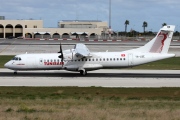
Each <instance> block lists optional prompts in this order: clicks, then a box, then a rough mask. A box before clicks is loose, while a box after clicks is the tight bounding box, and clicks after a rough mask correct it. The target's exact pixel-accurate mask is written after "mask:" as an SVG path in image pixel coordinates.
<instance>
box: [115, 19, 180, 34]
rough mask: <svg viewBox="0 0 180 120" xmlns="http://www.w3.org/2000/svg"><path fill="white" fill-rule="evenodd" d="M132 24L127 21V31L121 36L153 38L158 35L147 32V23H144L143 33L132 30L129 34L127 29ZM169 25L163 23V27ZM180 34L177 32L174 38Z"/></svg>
mask: <svg viewBox="0 0 180 120" xmlns="http://www.w3.org/2000/svg"><path fill="white" fill-rule="evenodd" d="M129 24H130V22H129V20H126V21H125V23H124V25H125V31H124V32H118V34H119V35H123V36H128V37H135V36H141V35H142V36H144V35H148V36H151V35H156V33H154V32H153V31H152V30H151V31H146V28H147V27H148V23H147V22H146V21H144V22H143V25H142V27H143V33H140V32H138V31H135V30H132V29H131V31H130V32H127V27H128V25H129ZM166 25H167V23H163V24H162V27H163V26H166ZM179 35H180V33H179V32H178V31H176V32H175V33H174V36H179Z"/></svg>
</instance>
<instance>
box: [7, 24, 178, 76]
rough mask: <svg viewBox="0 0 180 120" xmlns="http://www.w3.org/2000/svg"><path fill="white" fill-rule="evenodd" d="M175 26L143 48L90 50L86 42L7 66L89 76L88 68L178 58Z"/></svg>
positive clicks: (16, 60) (25, 56)
mask: <svg viewBox="0 0 180 120" xmlns="http://www.w3.org/2000/svg"><path fill="white" fill-rule="evenodd" d="M174 29H175V26H173V25H167V26H164V27H162V28H161V29H160V30H159V32H158V34H157V35H156V37H155V38H154V39H152V40H151V41H150V42H148V43H147V44H145V45H144V46H142V47H139V48H136V49H132V50H126V51H121V52H90V51H89V49H88V48H87V47H86V46H85V45H84V44H82V43H79V44H76V45H75V47H74V49H69V50H64V51H62V46H61V44H60V51H59V52H58V53H49V54H27V53H26V54H21V55H16V56H15V57H14V58H13V59H12V60H10V61H9V62H7V63H6V64H5V65H4V66H5V67H6V68H9V69H12V70H14V74H17V71H23V70H24V71H25V70H68V71H76V72H80V74H81V75H86V74H87V71H92V70H97V69H103V68H125V67H133V66H137V65H141V64H145V63H149V62H153V61H157V60H162V59H166V58H171V57H174V56H175V54H168V53H167V52H168V49H169V46H170V43H171V39H172V36H173V32H174Z"/></svg>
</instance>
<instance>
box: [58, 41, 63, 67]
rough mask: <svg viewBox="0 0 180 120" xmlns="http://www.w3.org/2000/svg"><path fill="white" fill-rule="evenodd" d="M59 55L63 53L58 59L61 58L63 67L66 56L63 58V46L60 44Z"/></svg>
mask: <svg viewBox="0 0 180 120" xmlns="http://www.w3.org/2000/svg"><path fill="white" fill-rule="evenodd" d="M58 53H61V55H59V56H58V58H61V63H62V66H63V64H64V63H63V61H64V56H63V51H62V46H61V43H60V51H59V52H58Z"/></svg>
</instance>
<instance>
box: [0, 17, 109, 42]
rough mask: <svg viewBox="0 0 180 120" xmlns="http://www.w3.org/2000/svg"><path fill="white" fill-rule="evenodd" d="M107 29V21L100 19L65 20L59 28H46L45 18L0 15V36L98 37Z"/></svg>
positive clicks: (59, 23) (59, 24) (60, 23)
mask: <svg viewBox="0 0 180 120" xmlns="http://www.w3.org/2000/svg"><path fill="white" fill-rule="evenodd" d="M107 31H108V24H107V22H102V21H98V20H63V21H59V22H58V27H57V28H44V27H43V20H6V19H5V17H3V16H0V38H9V37H15V38H17V37H20V36H22V37H24V38H34V39H36V38H39V39H41V38H43V39H60V38H62V39H66V38H67V39H68V38H72V39H73V38H74V39H78V38H87V37H88V38H97V36H100V35H102V34H103V33H106V32H107Z"/></svg>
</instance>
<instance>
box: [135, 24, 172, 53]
mask: <svg viewBox="0 0 180 120" xmlns="http://www.w3.org/2000/svg"><path fill="white" fill-rule="evenodd" d="M174 29H175V26H174V25H167V26H164V27H163V28H161V29H160V30H159V32H158V34H157V35H156V37H155V38H154V39H152V40H151V41H150V42H148V43H147V44H145V45H144V46H143V47H140V48H138V49H137V50H138V51H139V50H140V51H143V52H150V53H167V52H168V50H169V46H170V43H171V40H172V36H173V33H174Z"/></svg>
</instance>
